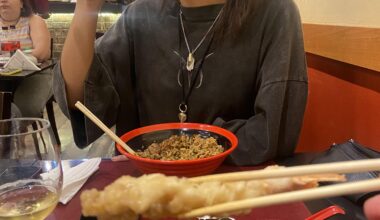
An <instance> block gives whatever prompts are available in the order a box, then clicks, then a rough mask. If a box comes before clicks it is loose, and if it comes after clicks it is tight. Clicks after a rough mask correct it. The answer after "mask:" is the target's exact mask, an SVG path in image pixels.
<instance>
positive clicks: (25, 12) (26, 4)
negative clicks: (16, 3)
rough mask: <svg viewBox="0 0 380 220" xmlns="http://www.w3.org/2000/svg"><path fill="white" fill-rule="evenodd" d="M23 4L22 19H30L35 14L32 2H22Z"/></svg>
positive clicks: (26, 0) (22, 0)
mask: <svg viewBox="0 0 380 220" xmlns="http://www.w3.org/2000/svg"><path fill="white" fill-rule="evenodd" d="M21 2H22V5H23V6H22V8H21V15H20V16H21V17H29V16H30V15H31V14H33V9H32V6H31V4H30V0H21Z"/></svg>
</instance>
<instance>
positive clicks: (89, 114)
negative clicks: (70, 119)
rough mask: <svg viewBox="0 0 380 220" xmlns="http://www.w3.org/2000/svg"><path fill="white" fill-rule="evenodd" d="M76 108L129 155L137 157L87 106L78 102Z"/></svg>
mask: <svg viewBox="0 0 380 220" xmlns="http://www.w3.org/2000/svg"><path fill="white" fill-rule="evenodd" d="M75 107H77V108H78V109H79V110H80V111H81V112H83V114H85V115H86V116H87V117H88V118H89V119H91V121H93V122H94V123H95V124H96V125H97V126H98V127H99V128H100V129H102V130H103V131H104V132H105V133H106V134H107V135H108V136H110V137H111V138H112V140H114V141H115V142H116V143H118V144H120V146H122V147H123V148H124V149H125V150H126V151H127V152H128V153H130V154H133V155H136V153H135V151H134V150H132V148H130V147H129V146H128V145H127V144H126V143H125V142H124V141H123V140H121V139H120V138H119V137H118V136H117V135H116V134H115V133H114V132H112V131H111V130H110V129H109V128H108V127H107V126H106V125H105V124H104V123H103V122H102V121H100V120H99V118H97V117H96V116H95V115H94V114H93V113H92V112H91V111H90V110H89V109H88V108H86V106H84V105H83V104H82V103H81V102H79V101H78V102H76V103H75Z"/></svg>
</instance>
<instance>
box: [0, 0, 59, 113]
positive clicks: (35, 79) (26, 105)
mask: <svg viewBox="0 0 380 220" xmlns="http://www.w3.org/2000/svg"><path fill="white" fill-rule="evenodd" d="M0 26H1V29H0V41H1V42H4V41H19V42H20V47H21V48H20V49H21V50H22V51H23V52H24V53H25V54H27V55H31V56H33V57H35V58H36V59H37V60H38V62H43V61H45V60H47V59H49V58H50V33H49V31H48V29H47V26H46V23H45V21H44V20H43V19H42V18H41V17H39V16H37V15H35V14H33V11H32V8H31V6H30V3H29V0H0ZM51 81H52V74H51V71H50V70H46V71H42V72H40V73H38V74H35V75H33V76H30V77H28V78H26V79H24V80H22V81H21V82H20V84H19V85H18V86H17V89H16V91H15V93H14V96H13V100H14V104H16V106H17V107H18V108H19V110H20V111H21V116H22V117H40V116H41V115H42V111H43V108H44V106H45V104H46V102H47V101H48V99H49V98H50V96H51V95H52V84H51Z"/></svg>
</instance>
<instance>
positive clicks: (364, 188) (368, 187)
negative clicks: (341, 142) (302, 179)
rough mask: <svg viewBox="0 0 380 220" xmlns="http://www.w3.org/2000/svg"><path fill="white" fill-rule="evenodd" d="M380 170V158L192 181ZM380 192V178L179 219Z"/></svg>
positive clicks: (225, 206)
mask: <svg viewBox="0 0 380 220" xmlns="http://www.w3.org/2000/svg"><path fill="white" fill-rule="evenodd" d="M375 170H380V159H368V160H360V161H348V162H335V163H329V164H316V165H305V166H296V167H289V168H283V169H273V170H271V169H268V170H259V171H243V172H236V173H230V174H216V175H208V176H204V177H203V178H202V177H195V178H191V179H190V180H192V181H199V182H204V181H226V180H228V176H229V177H230V179H229V180H231V179H233V180H232V181H238V180H252V179H262V178H279V177H291V176H302V175H310V174H323V173H356V172H365V171H375ZM379 190H380V178H377V179H371V180H362V181H357V182H350V183H340V184H335V185H331V186H323V187H319V188H313V189H305V190H299V191H293V192H285V193H278V194H273V195H268V196H262V197H256V198H252V199H244V200H238V201H233V202H227V203H221V204H217V205H212V206H208V207H203V208H199V209H194V210H192V211H189V212H187V213H184V214H182V215H180V216H178V217H180V218H193V217H196V216H203V215H215V214H221V213H231V212H236V211H241V210H246V209H252V208H258V207H263V206H268V205H278V204H283V203H289V202H299V201H307V200H312V199H321V198H327V197H334V196H341V195H346V194H355V193H363V192H372V191H379Z"/></svg>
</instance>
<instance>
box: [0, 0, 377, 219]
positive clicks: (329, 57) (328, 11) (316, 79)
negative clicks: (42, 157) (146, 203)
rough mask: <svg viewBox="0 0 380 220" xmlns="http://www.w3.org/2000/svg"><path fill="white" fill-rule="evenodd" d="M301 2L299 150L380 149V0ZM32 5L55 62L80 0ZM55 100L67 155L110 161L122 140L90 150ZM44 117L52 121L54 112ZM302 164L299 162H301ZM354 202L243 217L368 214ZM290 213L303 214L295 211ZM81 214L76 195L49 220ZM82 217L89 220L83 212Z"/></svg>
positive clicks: (112, 13)
mask: <svg viewBox="0 0 380 220" xmlns="http://www.w3.org/2000/svg"><path fill="white" fill-rule="evenodd" d="M78 1H79V0H78ZM293 1H294V2H295V3H296V5H297V6H298V8H299V11H300V15H301V20H302V28H303V37H304V46H305V51H306V54H305V56H306V60H307V72H308V86H309V88H308V91H309V93H308V100H307V105H306V110H305V115H304V120H303V125H302V129H301V134H300V138H299V141H298V144H297V147H296V152H297V153H299V154H300V155H302V154H304V153H306V154H308V153H320V152H326V151H328V150H329V149H331V147H332V146H336V145H341V144H345V143H353V144H357V145H358V146H360V147H363V146H364V148H365V149H370V150H374V151H375V152H376V151H378V152H380V138H379V134H380V126H379V125H380V111H379V109H380V13H379V10H380V2H379V1H376V0H362V1H356V0H334V1H330V0H320V1H315V0H293ZM31 2H32V3H33V6H34V10H35V12H36V13H37V14H38V15H40V16H41V17H42V18H43V19H44V20H45V22H46V24H47V26H48V29H49V31H50V33H51V37H52V59H53V60H59V59H60V55H61V51H62V48H63V44H64V42H65V39H66V35H67V32H68V29H69V27H70V23H71V21H72V18H73V12H74V9H75V4H76V3H75V1H69V0H67V1H66V0H54V1H53V0H31ZM130 2H133V0H113V1H112V0H106V2H105V4H104V6H103V8H102V10H101V11H100V14H99V18H98V23H97V31H96V32H97V37H101V36H102V34H103V33H105V32H106V31H107V30H108V29H109V27H110V26H111V25H112V24H114V23H115V21H116V20H117V19H118V18H119V16H120V15H121V13H122V11H123V10H124V9H125V7H126V5H128V4H129V3H130ZM52 104H53V111H54V120H55V123H56V127H57V131H58V136H59V141H60V151H61V152H60V154H61V159H63V160H68V161H71V160H82V159H90V158H102V159H103V160H104V159H107V160H108V159H110V158H112V157H113V156H114V151H115V140H114V139H112V138H111V137H110V136H109V135H107V134H104V135H102V136H101V137H100V138H99V139H97V140H96V141H95V142H93V143H92V144H90V145H89V146H87V147H84V148H79V147H77V146H76V144H75V142H74V138H73V134H72V128H71V123H70V120H69V119H67V117H66V116H65V115H64V114H63V113H62V111H61V109H60V108H59V106H58V104H57V103H56V102H54V101H53V102H52ZM44 118H46V119H48V118H49V117H48V112H47V111H46V110H45V112H44ZM111 130H112V131H114V130H115V128H114V127H112V128H111ZM304 159H305V158H301V160H304ZM353 159H356V158H353ZM296 161H297V162H299V161H298V159H296ZM282 162H283V164H284V165H293V162H294V161H292V162H289V161H286V160H285V161H282ZM288 162H289V163H288ZM74 163H75V162H74ZM111 163H112V162H111V161H106V162H102V165H100V167H101V169H102V170H101V171H98V173H97V175H98V177H97V178H98V180H97V182H96V183H95V181H94V180H93V179H89V180H91V181H92V182H91V181H90V183H89V184H88V185H86V187H85V188H86V189H89V188H91V187H95V188H102V187H104V186H105V185H107V184H108V183H109V178H110V179H116V177H118V175H120V171H115V170H114V167H112V165H110V164H111ZM120 163H121V164H120V169H125V170H127V171H126V172H127V173H132V174H133V175H137V174H136V172H137V171H135V170H134V169H133V168H131V166H130V164H128V162H120ZM303 163H305V164H307V163H308V159H307V158H306V161H304V162H303ZM70 166H71V165H70ZM157 166H159V165H157ZM194 169H197V168H196V167H194ZM342 169H343V168H342ZM231 170H233V171H236V170H234V169H231ZM241 170H245V168H239V171H241ZM224 171H230V168H228V167H227V168H222V171H220V172H224ZM91 172H92V171H91ZM94 172H95V171H94ZM0 173H1V172H0ZM87 178H88V177H87ZM90 178H94V177H90ZM151 187H154V185H152V186H151ZM337 196H338V195H337ZM89 198H90V197H89ZM347 201H348V200H345V199H342V198H340V197H334V198H332V199H329V200H324V201H321V200H320V201H319V203H318V202H315V203H313V202H310V203H302V204H301V203H296V202H294V203H292V204H287V205H283V204H280V205H275V206H274V207H263V208H259V209H258V210H259V211H260V212H256V213H255V214H251V215H249V216H246V217H238V218H236V219H243V220H244V219H247V220H248V219H277V217H279V216H281V218H279V219H306V217H307V216H311V215H312V214H315V213H317V212H318V211H320V210H326V209H328V207H329V206H331V205H332V206H334V205H336V206H340V208H343V209H344V211H341V210H337V209H335V210H334V211H335V212H334V211H331V210H332V209H331V208H330V209H329V210H328V211H330V214H331V213H333V212H334V213H333V214H331V215H334V214H335V215H337V216H336V218H327V217H326V218H320V219H366V218H365V216H364V214H363V209H362V206H361V205H355V204H352V202H350V201H351V200H350V201H348V202H347ZM0 205H1V204H0ZM305 207H306V208H305ZM335 208H336V207H335ZM338 208H339V207H338ZM378 208H380V206H378ZM68 210H70V211H68ZM286 210H298V211H295V212H294V213H291V212H290V211H286ZM74 213H80V201H79V196H78V195H77V196H74V199H73V200H72V201H71V202H69V203H68V204H67V205H66V206H65V205H62V204H60V205H58V208H56V209H55V211H54V213H53V214H51V215H50V216H49V217H48V218H47V219H50V220H53V219H79V218H78V216H77V215H75V214H74ZM344 213H346V214H344ZM379 216H380V214H379ZM0 219H1V217H0ZM81 219H86V218H84V217H83V216H81ZM210 219H217V218H210ZM223 219H225V218H223ZM229 219H234V218H229ZM310 219H313V218H310ZM315 219H318V218H315Z"/></svg>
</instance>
